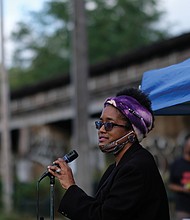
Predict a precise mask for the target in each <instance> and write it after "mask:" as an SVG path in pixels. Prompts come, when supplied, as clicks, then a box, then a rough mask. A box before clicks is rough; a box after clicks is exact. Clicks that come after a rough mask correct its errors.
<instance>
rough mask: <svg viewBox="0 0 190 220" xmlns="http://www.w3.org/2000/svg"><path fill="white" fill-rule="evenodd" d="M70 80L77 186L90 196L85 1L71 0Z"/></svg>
mask: <svg viewBox="0 0 190 220" xmlns="http://www.w3.org/2000/svg"><path fill="white" fill-rule="evenodd" d="M71 11H72V16H71V18H72V23H73V30H72V62H71V79H72V80H71V81H72V85H73V87H74V94H73V107H74V121H73V140H74V145H75V147H76V149H77V151H78V153H79V158H78V159H77V160H76V169H77V172H76V180H77V184H78V185H79V186H81V187H82V188H83V189H85V191H86V192H88V193H91V175H90V173H92V172H91V171H90V156H89V154H90V144H89V137H88V136H89V134H88V121H89V118H88V70H89V68H88V52H87V51H88V50H87V48H88V43H87V32H86V17H85V5H84V0H72V7H71Z"/></svg>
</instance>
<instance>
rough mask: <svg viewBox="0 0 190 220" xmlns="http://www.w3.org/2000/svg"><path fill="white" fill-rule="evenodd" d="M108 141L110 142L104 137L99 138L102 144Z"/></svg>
mask: <svg viewBox="0 0 190 220" xmlns="http://www.w3.org/2000/svg"><path fill="white" fill-rule="evenodd" d="M107 140H108V138H107V137H104V136H100V137H99V143H102V142H104V141H107Z"/></svg>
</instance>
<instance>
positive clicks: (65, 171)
mask: <svg viewBox="0 0 190 220" xmlns="http://www.w3.org/2000/svg"><path fill="white" fill-rule="evenodd" d="M53 164H56V166H48V167H47V168H48V172H49V173H51V174H52V175H53V176H55V177H57V178H58V180H59V182H60V184H61V186H62V187H63V188H64V189H68V188H69V187H70V186H72V185H75V180H74V177H73V172H72V170H71V168H70V167H69V166H68V164H67V163H66V162H65V161H64V160H63V159H62V158H59V159H57V160H56V161H54V162H53Z"/></svg>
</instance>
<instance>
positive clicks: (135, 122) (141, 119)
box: [104, 95, 153, 142]
mask: <svg viewBox="0 0 190 220" xmlns="http://www.w3.org/2000/svg"><path fill="white" fill-rule="evenodd" d="M108 104H110V105H113V106H114V107H115V108H117V109H119V110H120V112H121V113H122V114H123V115H124V116H125V117H127V118H128V119H129V121H130V122H131V124H132V127H133V130H134V132H135V133H136V135H137V139H138V141H139V142H141V141H142V139H143V138H144V137H146V135H147V134H148V132H149V131H150V130H151V129H152V128H153V116H152V114H151V113H150V112H149V111H148V110H147V109H146V108H145V107H143V106H142V105H141V104H140V103H139V102H138V101H137V100H136V99H134V98H133V97H130V96H125V95H122V96H117V97H110V98H107V99H106V101H105V102H104V107H106V106H107V105H108Z"/></svg>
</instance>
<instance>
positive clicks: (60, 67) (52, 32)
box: [10, 0, 167, 88]
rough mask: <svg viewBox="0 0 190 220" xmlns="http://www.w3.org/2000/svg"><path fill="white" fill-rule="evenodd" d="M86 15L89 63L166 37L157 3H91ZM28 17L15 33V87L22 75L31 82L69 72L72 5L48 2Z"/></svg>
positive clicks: (150, 0) (99, 0) (88, 0)
mask: <svg viewBox="0 0 190 220" xmlns="http://www.w3.org/2000/svg"><path fill="white" fill-rule="evenodd" d="M86 12H87V26H88V28H87V32H88V41H89V50H88V51H89V61H90V64H94V63H97V62H101V61H104V60H106V59H109V58H111V57H115V56H118V55H120V54H122V53H126V52H128V51H129V50H132V49H134V48H138V47H140V46H142V45H145V44H149V43H151V42H154V41H157V40H160V39H164V38H165V37H166V36H167V32H166V31H165V30H158V29H156V25H155V24H156V22H158V21H159V19H160V18H161V16H162V12H160V11H159V10H158V9H157V1H156V0H106V1H105V0H86ZM29 18H30V19H31V20H29V21H28V22H26V21H24V22H20V23H18V28H17V29H16V30H15V31H14V32H13V34H12V37H13V40H14V41H15V43H16V45H17V48H16V50H15V53H14V54H15V55H14V62H13V66H12V68H11V69H10V72H11V82H12V84H11V85H12V88H15V87H16V86H20V83H21V81H20V80H18V79H19V78H20V77H22V83H23V84H28V83H33V82H34V83H35V82H36V80H43V79H47V78H50V77H52V75H53V76H55V75H58V74H68V72H69V63H70V56H71V55H70V54H71V51H70V50H71V49H70V32H71V30H72V23H71V21H70V5H69V1H68V0H65V1H59V0H56V1H48V2H46V3H45V4H44V7H43V9H42V10H41V11H39V12H31V13H30V16H29ZM13 86H14V87H13Z"/></svg>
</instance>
